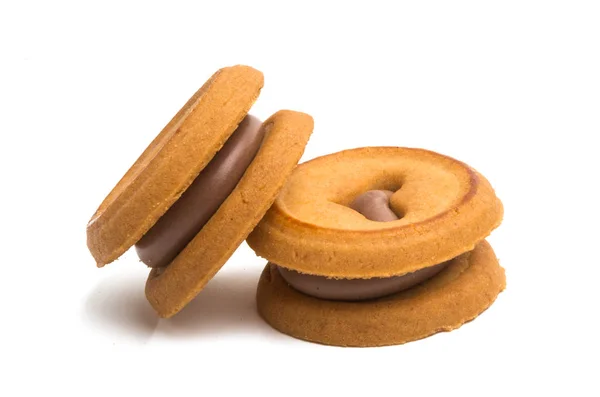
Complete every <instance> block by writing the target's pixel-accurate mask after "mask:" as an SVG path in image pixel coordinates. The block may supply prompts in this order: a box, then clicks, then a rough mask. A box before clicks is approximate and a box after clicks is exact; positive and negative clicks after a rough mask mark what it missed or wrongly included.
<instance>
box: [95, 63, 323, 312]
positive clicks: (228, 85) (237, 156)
mask: <svg viewBox="0 0 600 397" xmlns="http://www.w3.org/2000/svg"><path fill="white" fill-rule="evenodd" d="M262 86H263V75H262V73H261V72H259V71H257V70H255V69H253V68H250V67H247V66H234V67H229V68H224V69H221V70H219V71H217V72H216V73H215V74H214V75H213V76H212V77H211V78H210V79H209V80H208V81H207V82H206V83H205V84H204V85H203V86H202V87H201V88H200V89H199V90H198V91H197V92H196V93H195V94H194V95H193V96H192V98H190V100H189V101H188V102H187V103H186V104H185V105H184V107H183V108H182V109H181V110H180V111H179V112H178V113H177V114H176V115H175V117H174V118H173V119H172V120H171V121H170V122H169V123H168V124H167V126H166V127H165V128H164V129H163V130H162V131H161V132H160V134H159V135H158V136H157V137H156V138H155V139H154V140H153V141H152V143H151V144H150V146H148V148H147V149H146V150H145V151H144V152H143V153H142V155H141V156H140V157H139V158H138V160H137V161H136V162H135V163H134V164H133V166H132V167H131V168H130V169H129V170H128V171H127V173H126V174H125V176H123V178H122V179H121V180H120V181H119V183H118V184H117V185H116V186H115V188H114V189H113V190H112V191H111V192H110V193H109V195H108V196H107V197H106V199H105V200H104V201H103V202H102V204H101V205H100V207H99V208H98V210H97V211H96V213H95V214H94V216H93V217H92V219H91V220H90V222H89V223H88V226H87V243H88V248H89V250H90V252H91V254H92V256H93V257H94V258H95V260H96V263H97V265H98V266H99V267H102V266H104V265H106V264H108V263H110V262H112V261H114V260H115V259H117V258H118V257H119V256H120V255H122V254H123V253H124V252H125V251H127V250H128V249H129V248H130V247H132V246H133V245H135V249H136V251H137V253H138V256H139V257H140V260H141V261H142V262H144V263H145V264H146V265H147V266H149V267H151V268H152V269H151V272H150V274H149V277H148V280H147V283H146V297H147V298H148V301H149V302H150V304H151V305H152V306H153V308H154V309H155V310H156V311H157V313H158V314H159V315H160V316H161V317H171V316H173V315H174V314H176V313H177V312H179V311H180V310H181V309H182V308H183V307H184V306H185V305H186V304H187V303H188V302H189V301H191V300H192V299H193V298H194V297H195V296H196V295H197V294H198V292H199V291H200V290H202V288H203V287H204V286H205V285H206V283H207V282H208V281H209V280H210V279H211V278H212V277H213V276H214V275H215V273H216V272H217V271H218V270H219V269H220V268H221V266H223V264H224V263H225V262H226V261H227V259H228V258H229V257H230V256H231V255H232V254H233V252H234V251H235V249H236V248H237V247H238V246H239V245H240V244H241V243H242V241H244V239H245V238H246V237H247V235H248V234H249V233H250V231H251V230H252V229H253V228H254V227H255V225H256V224H257V223H258V222H259V220H260V219H261V218H262V216H263V215H264V214H265V212H266V211H267V209H268V208H269V207H270V206H271V204H272V203H273V201H274V200H275V197H276V196H277V194H278V193H279V191H280V190H281V188H282V187H283V185H284V184H285V181H286V180H287V178H288V177H289V175H290V174H291V172H292V170H293V169H294V167H295V166H296V164H297V162H298V161H299V159H300V157H301V156H302V153H303V151H304V147H305V145H306V144H307V142H308V139H309V137H310V134H311V133H312V129H313V120H312V118H311V117H310V116H309V115H307V114H304V113H299V112H294V111H289V110H282V111H279V112H277V113H275V114H274V115H272V116H271V117H270V118H269V119H267V120H266V121H265V122H264V123H261V122H260V120H258V119H257V118H256V117H254V116H251V115H248V114H247V113H248V111H249V109H250V107H251V106H252V105H253V103H254V102H255V100H256V98H257V97H258V95H259V93H260V90H261V88H262Z"/></svg>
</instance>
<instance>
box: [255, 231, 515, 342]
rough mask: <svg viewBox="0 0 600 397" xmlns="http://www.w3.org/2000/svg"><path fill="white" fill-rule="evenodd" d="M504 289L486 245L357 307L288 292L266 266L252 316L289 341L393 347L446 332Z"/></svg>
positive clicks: (503, 280) (273, 270)
mask: <svg viewBox="0 0 600 397" xmlns="http://www.w3.org/2000/svg"><path fill="white" fill-rule="evenodd" d="M505 286H506V277H505V275H504V269H503V268H502V267H500V265H499V264H498V260H497V259H496V255H495V254H494V251H493V250H492V247H491V246H490V245H489V243H488V242H487V241H482V242H480V243H479V244H478V245H477V246H476V247H475V249H474V250H473V251H470V252H467V253H464V254H462V255H460V256H458V257H457V258H455V259H453V260H452V261H450V264H449V265H448V266H447V267H446V269H444V270H443V271H442V272H441V273H439V274H438V275H437V276H435V277H433V278H432V279H430V280H428V281H426V282H424V283H423V284H420V285H418V286H416V287H413V288H411V289H409V290H406V291H403V292H400V293H397V294H394V295H390V296H387V297H384V298H380V299H376V300H371V301H363V302H339V301H330V300H323V299H317V298H313V297H310V296H308V295H305V294H303V293H300V292H298V291H296V290H294V289H293V288H291V287H289V286H288V285H287V283H286V282H285V281H284V279H283V278H282V277H281V275H280V274H279V272H278V271H277V268H276V267H275V266H273V265H267V266H266V267H265V269H264V271H263V273H262V275H261V277H260V280H259V282H258V290H257V295H256V299H257V305H258V312H259V313H260V315H261V316H262V317H263V318H264V319H265V321H266V322H267V323H269V324H270V325H271V326H272V327H273V328H275V329H277V330H279V331H281V332H283V333H285V334H288V335H291V336H293V337H295V338H299V339H304V340H308V341H311V342H317V343H322V344H326V345H336V346H357V347H369V346H385V345H399V344H402V343H406V342H410V341H413V340H417V339H422V338H425V337H427V336H430V335H433V334H435V333H437V332H441V331H451V330H453V329H456V328H458V327H460V326H461V325H462V324H464V323H466V322H468V321H470V320H472V319H474V318H475V317H477V316H478V315H479V314H480V313H482V312H483V311H484V310H485V309H487V308H488V307H489V306H490V305H491V304H492V303H493V302H494V300H495V299H496V297H497V296H498V294H499V293H500V292H501V291H502V290H503V289H504V288H505Z"/></svg>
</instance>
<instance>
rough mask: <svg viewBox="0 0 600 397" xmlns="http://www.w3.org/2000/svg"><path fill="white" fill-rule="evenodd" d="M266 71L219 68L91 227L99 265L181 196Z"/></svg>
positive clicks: (133, 169) (229, 131)
mask: <svg viewBox="0 0 600 397" xmlns="http://www.w3.org/2000/svg"><path fill="white" fill-rule="evenodd" d="M262 86H263V75H262V73H261V72H259V71H258V70H255V69H253V68H251V67H248V66H241V65H240V66H233V67H229V68H224V69H221V70H219V71H217V72H216V73H215V74H214V75H213V76H212V77H211V78H210V79H209V80H208V81H207V82H206V83H205V84H204V85H203V86H202V87H201V88H200V89H199V90H198V91H197V92H196V93H195V94H194V95H193V96H192V97H191V98H190V99H189V100H188V102H187V103H186V104H185V105H184V106H183V108H181V110H180V111H179V112H178V113H177V114H176V115H175V117H173V119H172V120H171V121H170V122H169V123H168V124H167V125H166V126H165V127H164V128H163V130H162V131H161V132H160V134H159V135H158V136H157V137H156V138H155V139H154V140H153V141H152V143H150V145H149V146H148V147H147V148H146V150H145V151H144V152H143V153H142V155H141V156H140V157H139V158H138V159H137V161H136V162H135V163H134V164H133V166H132V167H131V168H130V169H129V170H128V171H127V173H126V174H125V175H124V176H123V178H121V180H120V181H119V183H118V184H117V185H116V186H115V187H114V188H113V190H112V191H111V192H110V193H109V195H108V196H107V197H106V198H105V199H104V201H103V202H102V204H101V205H100V207H99V208H98V210H97V211H96V213H95V214H94V216H93V217H92V219H91V220H90V222H89V223H88V226H87V244H88V248H89V250H90V252H91V253H92V255H93V257H94V259H95V260H96V263H97V265H98V266H99V267H101V266H104V265H106V264H108V263H110V262H112V261H114V260H115V259H117V258H118V257H119V256H121V255H122V254H123V253H124V252H125V251H127V250H128V249H129V248H130V247H131V246H132V245H133V244H135V243H136V242H137V241H138V240H139V239H140V238H141V237H142V236H143V235H144V234H145V233H146V232H147V231H148V230H149V229H150V228H151V227H152V225H154V223H156V221H157V220H158V219H159V218H160V217H161V216H162V215H163V214H164V213H165V212H166V211H167V210H168V209H169V207H170V206H171V205H172V204H173V203H174V202H175V201H176V200H177V199H178V198H179V197H180V196H181V194H182V193H183V192H184V191H185V190H186V189H187V187H188V186H189V185H190V184H191V183H192V182H193V180H194V179H195V178H196V176H198V174H199V173H200V171H201V170H202V169H203V168H204V167H205V166H206V165H207V164H208V163H209V161H210V160H211V159H212V158H213V157H214V155H215V153H217V151H219V149H220V148H221V147H222V146H223V144H224V143H225V141H227V139H228V138H229V136H230V135H231V134H232V133H233V132H234V131H235V129H236V127H237V126H238V124H239V123H240V122H241V120H242V119H243V118H244V116H245V115H246V114H247V113H248V111H249V110H250V107H251V106H252V105H253V104H254V102H255V101H256V98H257V97H258V95H259V93H260V90H261V88H262Z"/></svg>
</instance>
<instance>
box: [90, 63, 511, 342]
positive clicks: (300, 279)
mask: <svg viewBox="0 0 600 397" xmlns="http://www.w3.org/2000/svg"><path fill="white" fill-rule="evenodd" d="M262 86H263V75H262V73H261V72H259V71H257V70H256V69H253V68H251V67H248V66H241V65H239V66H233V67H228V68H223V69H221V70H219V71H217V72H216V73H215V74H214V75H213V76H212V77H210V79H209V80H208V81H207V82H206V83H205V84H204V85H203V86H202V87H201V88H200V89H199V90H198V91H197V92H196V93H195V94H194V95H193V96H192V97H191V98H190V100H189V101H188V102H187V103H186V104H185V105H184V106H183V108H182V109H181V110H180V111H179V112H178V113H177V114H176V115H175V116H174V117H173V119H172V120H171V121H170V122H169V123H168V124H167V125H166V126H165V127H164V128H163V130H162V131H161V132H160V133H159V134H158V136H157V137H156V138H155V139H154V140H153V141H152V142H151V143H150V145H149V146H148V148H147V149H146V150H145V151H144V152H143V153H142V155H141V156H140V157H139V158H138V159H137V161H136V162H135V163H134V164H133V166H132V167H131V168H130V169H129V170H128V171H127V172H126V173H125V175H124V176H123V177H122V178H121V180H120V181H119V182H118V183H117V185H116V186H115V187H114V189H113V190H112V191H111V192H110V193H109V194H108V196H107V197H106V198H105V199H104V201H103V202H102V203H101V204H100V206H99V208H98V209H97V211H96V213H95V214H94V215H93V217H92V219H91V220H90V221H89V223H88V225H87V244H88V248H89V250H90V252H91V254H92V256H93V257H94V259H95V261H96V263H97V265H98V266H99V267H102V266H104V265H106V264H108V263H111V262H113V261H114V260H116V259H117V258H118V257H120V256H121V255H122V254H123V253H124V252H126V251H127V250H128V249H130V248H132V247H135V250H136V252H137V254H138V256H139V258H140V260H141V261H142V262H143V263H144V264H145V265H146V266H148V267H149V268H150V270H149V276H148V280H147V282H146V297H147V299H148V301H149V302H150V304H151V306H152V307H153V308H154V309H155V311H156V312H157V313H158V315H159V316H161V317H171V316H173V315H175V314H177V313H178V312H179V311H180V310H182V309H183V308H184V307H185V306H186V305H187V304H188V303H189V302H190V301H191V300H192V299H193V298H194V297H195V296H196V295H197V294H198V293H199V292H200V291H201V290H202V289H203V288H204V286H205V285H206V284H207V283H208V282H209V281H210V280H211V279H212V278H213V277H214V275H215V274H216V273H217V272H218V271H219V269H220V268H221V267H222V266H223V265H224V264H225V263H226V261H227V260H228V259H229V257H230V256H231V255H232V254H233V252H234V251H235V250H236V248H237V247H238V246H239V245H240V244H241V243H242V242H243V241H244V240H246V239H247V242H248V244H249V245H250V247H251V248H252V249H254V251H255V252H256V253H257V254H258V255H259V256H261V257H264V258H266V259H267V260H268V263H267V265H266V267H265V269H264V271H263V273H262V275H261V277H260V280H259V284H258V290H257V295H256V298H257V307H258V311H259V313H260V315H261V316H262V317H263V318H264V319H265V320H266V322H267V323H269V324H270V325H271V326H273V327H274V328H275V329H277V330H279V331H281V332H283V333H286V334H288V335H291V336H293V337H296V338H300V339H304V340H308V341H313V342H318V343H323V344H331V345H339V346H382V345H391V344H401V343H405V342H408V341H412V340H416V339H420V338H424V337H426V336H429V335H432V334H434V333H436V332H439V331H447V330H451V329H454V328H457V327H459V326H460V325H462V324H463V323H465V322H467V321H469V320H472V319H473V318H475V317H476V316H477V315H479V314H480V313H481V312H482V311H484V310H485V309H486V308H487V307H489V306H490V305H491V304H492V303H493V301H494V300H495V299H496V297H497V295H498V294H499V293H500V292H501V291H502V290H503V289H504V287H505V276H504V270H503V269H502V268H501V267H500V266H499V264H498V261H497V259H496V256H495V254H494V252H493V250H492V248H491V247H490V245H489V244H488V243H487V242H486V241H485V240H484V239H485V238H486V237H487V236H488V235H489V234H490V233H491V231H492V230H493V229H494V228H496V227H497V226H498V225H499V224H500V222H501V220H502V215H503V208H502V204H501V202H500V200H499V199H498V198H497V197H496V195H495V193H494V190H493V189H492V187H491V185H490V184H489V182H488V181H487V180H486V179H485V178H484V177H483V176H482V175H481V174H479V173H478V172H477V171H475V170H474V169H472V168H471V167H469V166H467V165H465V164H464V163H461V162H460V161H457V160H454V159H452V158H450V157H447V156H444V155H441V154H437V153H434V152H430V151H426V150H422V149H408V148H401V147H367V148H359V149H353V150H346V151H342V152H338V153H334V154H330V155H327V156H323V157H320V158H317V159H314V160H311V161H308V162H306V163H303V164H301V165H299V166H298V165H297V163H298V161H299V160H300V158H301V156H302V154H303V152H304V148H305V146H306V144H307V143H308V140H309V137H310V135H311V134H312V130H313V119H312V117H311V116H309V115H307V114H305V113H300V112H296V111H291V110H281V111H278V112H276V113H275V114H273V115H272V116H271V117H269V118H268V119H267V120H266V121H264V122H261V121H260V120H259V119H258V118H256V117H254V116H252V115H250V114H248V112H249V111H250V108H251V107H252V105H253V104H254V102H255V101H256V99H257V97H258V95H259V93H260V90H261V89H262ZM198 315H202V314H201V313H198Z"/></svg>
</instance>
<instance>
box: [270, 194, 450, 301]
mask: <svg viewBox="0 0 600 397" xmlns="http://www.w3.org/2000/svg"><path fill="white" fill-rule="evenodd" d="M392 194H394V192H391V191H389V190H370V191H368V192H365V193H363V194H361V195H360V196H358V197H357V198H356V199H355V200H354V201H353V202H352V203H351V204H350V208H352V209H353V210H355V211H358V212H360V213H361V214H362V215H364V216H365V217H366V218H367V219H370V220H372V221H378V222H390V221H395V220H397V219H399V217H398V216H397V215H396V214H395V213H394V211H392V209H391V208H390V197H391V196H392ZM446 265H447V263H446V262H444V263H440V264H438V265H435V266H430V267H426V268H424V269H419V270H417V271H416V272H413V273H407V274H403V275H402V276H395V277H388V278H371V279H330V278H327V277H324V276H315V275H310V274H302V273H298V272H296V271H294V270H289V269H285V268H283V267H280V266H278V269H279V273H280V274H281V276H282V277H283V279H284V280H285V281H286V282H287V283H288V284H289V285H290V286H292V287H293V288H295V289H296V290H298V291H300V292H304V293H305V294H307V295H311V296H314V297H316V298H320V299H331V300H342V301H361V300H366V299H374V298H380V297H382V296H386V295H390V294H394V293H396V292H400V291H403V290H405V289H408V288H411V287H413V286H415V285H417V284H420V283H422V282H423V281H425V280H427V279H429V278H431V277H433V276H435V275H436V274H438V273H439V272H440V271H442V270H443V269H444V268H445V267H446Z"/></svg>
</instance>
